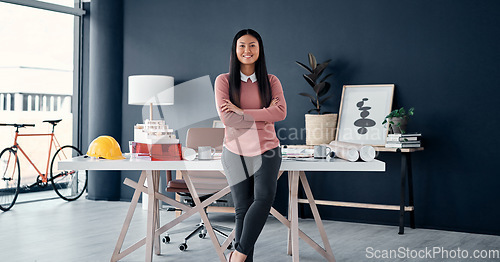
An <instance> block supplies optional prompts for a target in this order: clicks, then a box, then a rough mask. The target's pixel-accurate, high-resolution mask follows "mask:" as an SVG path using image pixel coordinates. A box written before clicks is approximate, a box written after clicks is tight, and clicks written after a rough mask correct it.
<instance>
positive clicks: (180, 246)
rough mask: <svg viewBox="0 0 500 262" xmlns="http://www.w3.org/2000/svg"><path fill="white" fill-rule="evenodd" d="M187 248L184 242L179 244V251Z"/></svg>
mask: <svg viewBox="0 0 500 262" xmlns="http://www.w3.org/2000/svg"><path fill="white" fill-rule="evenodd" d="M187 248H188V245H187V244H186V243H182V244H180V245H179V250H180V251H186V249H187Z"/></svg>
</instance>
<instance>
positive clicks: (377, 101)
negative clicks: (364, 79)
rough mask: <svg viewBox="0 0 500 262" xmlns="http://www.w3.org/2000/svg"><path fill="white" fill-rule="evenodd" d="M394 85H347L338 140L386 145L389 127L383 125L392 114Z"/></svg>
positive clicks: (341, 106)
mask: <svg viewBox="0 0 500 262" xmlns="http://www.w3.org/2000/svg"><path fill="white" fill-rule="evenodd" d="M393 95H394V84H384V85H344V88H343V89H342V100H341V102H340V112H339V122H338V129H337V136H336V138H335V140H337V141H343V142H351V143H358V144H366V145H373V146H383V145H385V140H386V137H387V131H388V127H385V126H384V125H382V122H384V119H385V116H387V115H388V114H389V113H390V112H391V107H392V98H393Z"/></svg>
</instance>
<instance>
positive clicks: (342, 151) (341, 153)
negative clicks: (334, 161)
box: [324, 144, 359, 162]
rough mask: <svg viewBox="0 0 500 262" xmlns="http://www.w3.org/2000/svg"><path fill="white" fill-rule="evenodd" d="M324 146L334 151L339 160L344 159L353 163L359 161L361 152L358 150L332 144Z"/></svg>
mask: <svg viewBox="0 0 500 262" xmlns="http://www.w3.org/2000/svg"><path fill="white" fill-rule="evenodd" d="M324 145H325V146H327V147H329V148H330V149H332V151H333V152H335V156H336V157H338V158H342V159H345V160H347V161H351V162H355V161H358V159H359V152H358V150H357V149H356V148H353V147H344V146H337V145H331V144H330V145H329V144H324Z"/></svg>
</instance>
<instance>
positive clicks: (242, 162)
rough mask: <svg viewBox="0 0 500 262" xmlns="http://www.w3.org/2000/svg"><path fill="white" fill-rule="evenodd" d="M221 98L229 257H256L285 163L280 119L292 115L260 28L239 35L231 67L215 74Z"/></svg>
mask: <svg viewBox="0 0 500 262" xmlns="http://www.w3.org/2000/svg"><path fill="white" fill-rule="evenodd" d="M215 99H216V104H217V110H218V113H219V116H220V118H221V120H222V122H223V123H224V125H225V126H226V129H225V138H224V149H223V152H222V164H223V167H224V173H225V175H226V177H227V180H228V183H229V185H230V187H231V193H232V196H233V200H234V205H235V211H236V217H235V220H236V228H235V251H232V252H231V253H230V254H229V255H228V261H230V262H240V261H248V262H251V261H253V249H254V245H255V242H256V241H257V238H258V236H259V234H260V232H261V231H262V228H263V227H264V224H265V222H266V219H267V217H268V214H269V211H270V209H271V205H272V204H273V201H274V196H275V194H276V184H277V178H278V172H279V168H280V165H281V150H280V144H279V140H278V138H277V136H276V131H275V129H274V122H277V121H281V120H283V119H285V117H286V103H285V98H284V96H283V89H282V87H281V83H280V81H279V80H278V78H277V77H276V76H274V75H268V74H267V68H266V60H265V56H264V46H263V44H262V39H261V37H260V35H259V34H258V33H257V32H255V31H254V30H252V29H245V30H241V31H240V32H238V33H237V34H236V36H235V37H234V39H233V45H232V49H231V60H230V68H229V73H226V74H221V75H219V76H218V77H217V79H216V80H215Z"/></svg>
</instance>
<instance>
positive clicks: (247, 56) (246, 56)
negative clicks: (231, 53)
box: [243, 55, 253, 58]
mask: <svg viewBox="0 0 500 262" xmlns="http://www.w3.org/2000/svg"><path fill="white" fill-rule="evenodd" d="M252 57H253V55H244V56H243V58H252Z"/></svg>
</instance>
